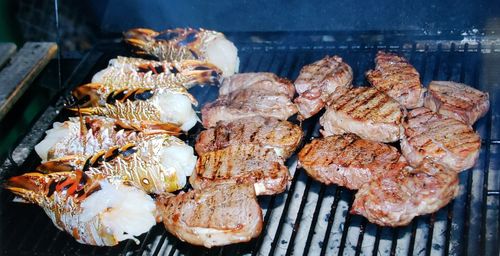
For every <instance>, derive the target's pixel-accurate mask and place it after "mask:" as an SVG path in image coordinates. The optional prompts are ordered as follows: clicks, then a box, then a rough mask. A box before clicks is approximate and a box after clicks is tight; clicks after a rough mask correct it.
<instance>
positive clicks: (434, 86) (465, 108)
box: [424, 81, 490, 125]
mask: <svg viewBox="0 0 500 256" xmlns="http://www.w3.org/2000/svg"><path fill="white" fill-rule="evenodd" d="M424 106H425V107H426V108H429V109H431V110H432V111H434V112H438V113H440V114H442V115H444V116H447V117H451V118H455V119H457V120H460V121H463V122H464V123H466V124H469V125H473V124H474V123H475V122H476V121H477V120H478V119H479V118H481V117H482V116H484V115H485V114H486V112H488V109H489V108H490V100H489V95H488V93H485V92H482V91H479V90H477V89H474V88H472V87H470V86H468V85H466V84H461V83H455V82H451V81H432V82H431V83H430V84H429V91H428V93H427V96H426V97H425V101H424Z"/></svg>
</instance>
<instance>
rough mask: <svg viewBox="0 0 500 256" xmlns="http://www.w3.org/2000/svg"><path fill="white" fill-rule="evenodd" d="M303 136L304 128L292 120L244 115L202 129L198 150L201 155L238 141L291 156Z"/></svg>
mask: <svg viewBox="0 0 500 256" xmlns="http://www.w3.org/2000/svg"><path fill="white" fill-rule="evenodd" d="M301 139H302V129H301V128H300V127H299V126H297V125H294V124H292V123H290V122H288V121H280V120H278V119H275V118H270V117H261V116H256V117H251V118H242V119H238V120H235V121H231V122H226V121H219V122H218V123H217V125H216V126H215V127H213V128H209V129H208V130H205V131H202V132H201V133H200V135H199V136H198V138H197V140H196V144H195V149H196V152H197V153H198V155H202V154H205V153H208V152H210V151H215V150H220V149H223V148H226V147H228V146H231V145H235V144H256V145H260V146H262V147H266V148H273V149H274V150H275V151H276V153H277V154H278V156H280V157H283V158H288V157H289V156H290V154H291V153H292V152H293V151H295V149H296V148H297V146H298V145H299V143H300V141H301Z"/></svg>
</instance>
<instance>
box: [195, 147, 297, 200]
mask: <svg viewBox="0 0 500 256" xmlns="http://www.w3.org/2000/svg"><path fill="white" fill-rule="evenodd" d="M289 177H290V174H289V173H288V168H287V167H286V166H285V164H284V161H283V158H281V157H280V156H278V154H276V151H275V150H274V149H273V148H269V147H267V148H266V147H262V146H259V145H255V144H234V145H231V146H228V147H225V148H223V149H220V150H216V151H210V152H207V153H204V154H202V155H200V156H199V158H198V162H197V163H196V169H195V172H194V173H193V175H191V177H190V178H189V181H190V183H191V185H192V186H193V188H195V189H204V188H206V187H209V186H213V185H216V184H224V183H237V184H241V183H250V184H253V185H254V187H255V191H256V193H257V195H272V194H278V193H281V192H283V191H284V190H285V189H286V185H287V184H288V180H289Z"/></svg>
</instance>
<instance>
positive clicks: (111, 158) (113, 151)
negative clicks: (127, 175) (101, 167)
mask: <svg viewBox="0 0 500 256" xmlns="http://www.w3.org/2000/svg"><path fill="white" fill-rule="evenodd" d="M119 154H120V149H119V148H115V149H112V150H111V155H110V156H108V157H106V158H105V159H104V161H106V162H109V161H111V160H113V159H115V158H116V157H117V156H118V155H119Z"/></svg>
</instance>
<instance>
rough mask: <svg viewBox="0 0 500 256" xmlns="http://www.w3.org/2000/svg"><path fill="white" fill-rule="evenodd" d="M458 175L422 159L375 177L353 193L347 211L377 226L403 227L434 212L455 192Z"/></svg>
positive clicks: (447, 201)
mask: <svg viewBox="0 0 500 256" xmlns="http://www.w3.org/2000/svg"><path fill="white" fill-rule="evenodd" d="M458 181H459V180H458V175H457V174H456V173H455V172H453V171H451V170H447V169H446V168H445V167H443V166H441V165H439V164H437V163H433V162H432V161H429V159H426V160H425V161H424V162H422V164H421V165H420V166H418V167H417V168H411V167H408V168H406V169H405V170H404V171H402V172H399V173H397V174H396V175H392V176H391V175H387V176H379V177H378V178H375V179H373V180H372V181H371V182H370V183H368V184H365V185H364V186H362V187H361V188H360V190H359V191H358V192H357V193H356V198H355V200H354V203H353V206H352V209H351V213H354V214H360V215H363V216H365V217H366V218H367V219H368V220H369V221H370V222H372V223H375V224H378V225H381V226H392V227H396V226H404V225H407V224H408V223H410V222H411V220H412V219H413V218H414V217H416V216H419V215H424V214H429V213H433V212H436V211H437V210H439V209H440V208H442V207H444V206H445V205H447V204H448V203H449V202H450V201H451V200H452V199H453V198H455V197H456V196H457V195H458V191H459V185H458Z"/></svg>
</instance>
